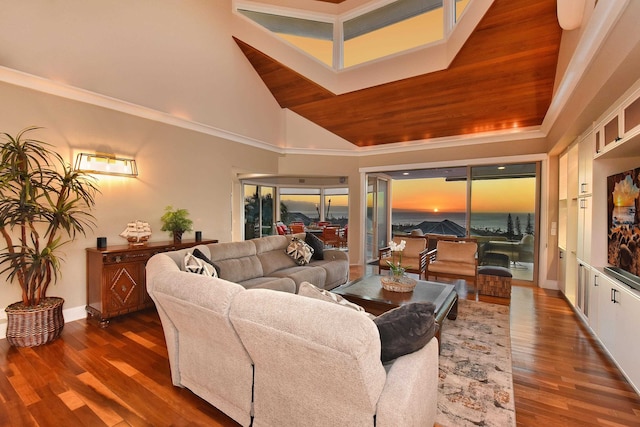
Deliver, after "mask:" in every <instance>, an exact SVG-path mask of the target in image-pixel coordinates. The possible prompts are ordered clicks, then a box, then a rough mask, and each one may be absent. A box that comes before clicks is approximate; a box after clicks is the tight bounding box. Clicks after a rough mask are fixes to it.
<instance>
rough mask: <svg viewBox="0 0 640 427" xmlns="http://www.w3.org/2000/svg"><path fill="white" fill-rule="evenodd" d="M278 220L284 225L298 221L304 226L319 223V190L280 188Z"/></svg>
mask: <svg viewBox="0 0 640 427" xmlns="http://www.w3.org/2000/svg"><path fill="white" fill-rule="evenodd" d="M278 192H279V194H280V220H281V221H282V222H284V223H285V224H291V223H292V222H295V221H300V222H302V223H304V225H309V224H311V223H312V222H318V221H320V220H321V219H320V217H321V215H320V206H321V197H320V189H319V188H285V187H283V188H280V189H279V190H278Z"/></svg>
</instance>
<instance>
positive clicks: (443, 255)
mask: <svg viewBox="0 0 640 427" xmlns="http://www.w3.org/2000/svg"><path fill="white" fill-rule="evenodd" d="M437 248H438V252H437V255H436V259H437V260H438V261H451V262H455V263H467V264H472V265H475V262H476V260H475V256H476V252H477V251H478V244H477V243H475V242H449V241H446V240H440V241H438V246H437Z"/></svg>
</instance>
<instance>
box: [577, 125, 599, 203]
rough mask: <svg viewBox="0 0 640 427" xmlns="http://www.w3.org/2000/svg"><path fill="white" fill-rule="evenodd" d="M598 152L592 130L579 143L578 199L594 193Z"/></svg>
mask: <svg viewBox="0 0 640 427" xmlns="http://www.w3.org/2000/svg"><path fill="white" fill-rule="evenodd" d="M595 152H596V139H595V134H594V133H593V131H591V129H589V131H588V132H587V134H586V135H584V136H583V137H582V138H580V141H579V143H578V197H585V196H591V194H592V193H593V183H592V180H593V155H594V154H595Z"/></svg>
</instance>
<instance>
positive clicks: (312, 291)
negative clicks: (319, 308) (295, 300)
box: [298, 282, 376, 319]
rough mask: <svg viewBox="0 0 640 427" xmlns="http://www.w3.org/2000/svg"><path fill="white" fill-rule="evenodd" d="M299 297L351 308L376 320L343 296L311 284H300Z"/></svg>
mask: <svg viewBox="0 0 640 427" xmlns="http://www.w3.org/2000/svg"><path fill="white" fill-rule="evenodd" d="M298 295H302V296H304V297H309V298H315V299H319V300H322V301H327V302H332V303H334V304H339V305H341V306H343V307H347V308H350V309H352V310H355V311H358V312H360V313H362V314H364V315H366V316H368V317H369V318H370V319H375V317H376V316H374V315H373V314H371V313H367V312H366V311H365V310H364V308H362V307H360V306H359V305H358V304H354V303H352V302H350V301H347V300H346V299H345V298H343V297H342V296H341V295H338V294H334V293H333V292H329V291H327V290H325V289H320V288H318V287H317V286H314V285H312V284H311V283H309V282H302V283H300V288H299V289H298Z"/></svg>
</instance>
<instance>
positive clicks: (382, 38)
mask: <svg viewBox="0 0 640 427" xmlns="http://www.w3.org/2000/svg"><path fill="white" fill-rule="evenodd" d="M469 2H470V0H396V1H393V2H390V3H386V4H384V5H382V6H380V7H377V8H375V9H373V10H371V9H370V8H367V7H364V8H362V11H357V10H356V11H355V12H353V13H346V14H344V16H333V15H327V14H319V13H313V12H310V11H305V10H301V9H291V8H277V7H274V6H264V5H261V6H260V5H256V4H249V3H246V4H244V3H242V2H240V1H238V3H239V5H238V6H237V9H236V10H237V12H238V13H239V14H241V15H243V16H245V17H247V18H248V19H251V20H252V21H254V22H255V23H257V24H259V25H261V26H262V27H264V28H266V29H268V30H269V31H271V32H272V33H273V34H275V35H276V36H277V37H280V38H282V39H284V40H286V41H287V42H289V43H291V44H292V45H294V46H295V47H297V48H298V49H300V50H302V51H304V52H306V53H307V54H309V55H311V56H312V57H314V58H316V59H318V60H319V61H321V62H322V63H324V64H326V65H328V66H329V67H333V68H335V69H341V68H347V67H351V66H354V65H357V64H362V63H364V62H367V61H371V60H375V59H378V58H383V57H385V56H389V55H393V54H395V53H398V52H403V51H406V50H409V49H413V48H416V47H419V46H424V45H426V44H429V43H433V42H436V41H439V40H444V38H445V31H451V27H452V25H455V23H457V22H458V21H459V20H460V18H461V16H462V14H463V12H464V10H465V9H466V8H467V6H468V4H469ZM447 21H452V23H451V24H448V25H447ZM334 27H335V28H334ZM445 29H448V30H445ZM334 55H335V57H334Z"/></svg>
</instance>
